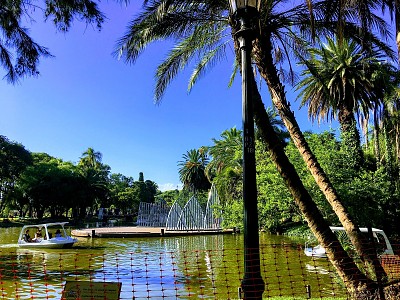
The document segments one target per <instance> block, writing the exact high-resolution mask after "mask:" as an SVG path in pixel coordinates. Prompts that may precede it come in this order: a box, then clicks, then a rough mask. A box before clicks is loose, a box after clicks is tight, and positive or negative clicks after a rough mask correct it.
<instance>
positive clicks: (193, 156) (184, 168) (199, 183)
mask: <svg viewBox="0 0 400 300" xmlns="http://www.w3.org/2000/svg"><path fill="white" fill-rule="evenodd" d="M182 158H183V160H181V161H179V162H178V166H179V179H180V181H181V182H182V183H183V184H184V187H185V188H187V189H188V190H190V191H192V192H195V191H205V190H208V189H209V188H210V187H211V184H210V182H209V181H208V179H207V176H206V173H205V170H206V167H207V164H208V160H209V159H208V156H207V152H206V151H205V149H204V148H201V149H191V150H189V151H187V152H186V153H185V154H184V155H183V156H182Z"/></svg>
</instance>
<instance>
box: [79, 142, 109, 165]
mask: <svg viewBox="0 0 400 300" xmlns="http://www.w3.org/2000/svg"><path fill="white" fill-rule="evenodd" d="M102 157H103V155H102V154H101V152H98V151H94V149H93V148H90V147H89V148H88V149H87V150H86V151H85V152H83V153H82V156H81V158H80V160H79V165H81V166H83V167H85V168H91V169H99V168H100V166H101V160H102Z"/></svg>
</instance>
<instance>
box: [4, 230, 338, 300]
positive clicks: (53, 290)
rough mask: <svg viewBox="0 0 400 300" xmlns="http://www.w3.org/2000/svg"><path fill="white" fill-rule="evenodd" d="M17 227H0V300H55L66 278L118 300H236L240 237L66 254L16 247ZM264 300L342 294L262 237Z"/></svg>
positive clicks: (104, 244)
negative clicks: (100, 287)
mask: <svg viewBox="0 0 400 300" xmlns="http://www.w3.org/2000/svg"><path fill="white" fill-rule="evenodd" d="M19 231H20V228H0V241H1V244H0V299H16V298H19V299H32V298H35V299H60V298H61V296H60V295H61V291H62V290H63V285H64V284H65V282H66V281H67V280H79V281H100V282H121V283H122V289H121V299H133V297H135V299H150V298H151V299H176V298H179V299H198V298H202V299H235V298H238V287H239V286H240V280H241V278H242V277H243V236H242V235H241V234H236V235H231V234H229V235H204V236H199V235H196V236H184V237H151V238H129V239H90V238H84V239H79V242H78V243H76V244H75V246H74V247H73V248H72V249H65V250H56V249H54V250H50V249H49V250H40V251H32V250H26V249H19V248H18V247H17V245H16V243H17V237H18V234H19ZM260 245H261V250H260V252H261V272H262V277H263V279H264V282H265V287H266V288H265V292H264V296H265V297H272V296H289V297H296V298H297V297H300V298H301V297H304V299H305V298H306V297H307V294H306V288H305V286H306V285H309V286H310V287H311V291H312V296H313V297H320V296H322V297H325V296H333V295H343V289H342V288H341V286H340V285H339V284H337V279H336V278H335V275H334V272H332V268H331V267H330V264H329V263H328V262H327V261H324V260H317V259H315V260H312V259H310V258H309V257H306V256H305V255H304V253H303V252H302V249H301V246H302V245H298V244H295V243H293V241H291V240H290V239H288V238H285V237H282V236H275V235H268V234H261V237H260Z"/></svg>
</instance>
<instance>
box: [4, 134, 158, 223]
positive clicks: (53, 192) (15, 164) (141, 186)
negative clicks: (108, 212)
mask: <svg viewBox="0 0 400 300" xmlns="http://www.w3.org/2000/svg"><path fill="white" fill-rule="evenodd" d="M157 193H159V190H158V187H157V184H156V183H154V182H153V181H151V180H144V175H143V173H139V177H138V180H136V181H135V180H134V179H133V178H132V177H127V176H124V175H122V174H114V173H111V172H110V167H109V166H108V165H106V164H103V163H102V155H101V153H100V152H96V151H94V150H93V149H92V148H89V149H87V151H85V152H84V153H83V154H82V157H81V158H80V160H79V162H78V164H73V163H71V162H65V161H63V160H62V159H58V158H55V157H52V156H50V155H48V154H46V153H31V152H30V151H28V150H26V149H25V147H24V146H23V145H21V144H19V143H16V142H12V141H9V140H8V139H7V138H6V137H4V136H0V215H1V216H3V217H8V216H14V215H15V213H17V215H18V216H20V217H29V218H32V217H35V218H38V219H41V218H43V217H51V218H60V217H72V218H74V219H77V220H78V219H80V220H82V219H83V218H85V217H87V216H90V215H93V214H94V213H95V212H96V210H97V209H98V208H100V207H103V208H108V209H113V210H117V211H118V212H119V213H121V214H123V215H124V214H129V215H135V214H136V213H137V210H138V207H139V203H140V202H141V201H142V202H154V201H155V196H156V194H157Z"/></svg>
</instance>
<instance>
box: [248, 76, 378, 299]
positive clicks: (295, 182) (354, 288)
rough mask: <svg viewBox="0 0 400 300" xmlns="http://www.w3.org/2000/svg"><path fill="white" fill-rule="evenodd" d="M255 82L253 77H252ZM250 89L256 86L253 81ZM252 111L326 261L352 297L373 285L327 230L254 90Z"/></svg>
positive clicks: (278, 168) (325, 223) (262, 135)
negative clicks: (325, 255)
mask: <svg viewBox="0 0 400 300" xmlns="http://www.w3.org/2000/svg"><path fill="white" fill-rule="evenodd" d="M253 81H254V78H253ZM253 86H254V87H256V85H255V81H254V83H253ZM253 90H254V91H253V101H254V102H253V108H254V117H255V123H256V125H257V128H258V132H259V134H260V135H261V137H262V139H263V141H264V142H265V143H266V145H267V148H268V151H269V153H270V154H271V159H272V161H273V162H274V163H275V166H276V168H277V170H278V172H279V173H280V175H281V176H282V178H283V180H284V182H285V184H286V186H287V187H288V189H289V191H290V193H291V194H292V196H293V198H294V201H295V203H296V205H297V206H298V207H299V209H300V211H301V212H302V214H303V216H304V218H305V219H306V221H307V223H308V226H309V227H310V229H311V231H312V232H313V234H314V235H315V237H316V238H317V240H318V242H319V243H320V244H321V245H322V246H323V247H324V248H325V249H326V250H327V256H328V259H329V260H330V261H331V263H332V265H333V266H334V267H335V269H336V270H337V272H338V274H339V276H340V277H341V279H342V280H343V282H344V284H345V285H346V288H347V290H348V291H349V292H350V293H351V294H356V293H357V292H358V291H359V290H360V287H363V286H364V285H365V286H366V287H367V288H368V289H370V288H373V289H374V288H375V283H374V282H373V281H371V280H369V279H368V278H367V277H366V276H365V275H364V274H363V273H362V272H361V271H360V270H359V269H358V267H357V266H356V264H355V263H354V261H353V260H352V259H351V258H350V257H349V256H348V254H347V252H345V251H344V249H343V247H342V245H341V244H340V242H339V240H338V239H337V237H336V235H335V234H334V233H333V232H332V231H331V230H330V228H329V225H328V223H327V222H326V220H325V219H324V218H323V216H322V214H321V212H320V210H319V209H318V207H317V205H316V204H315V202H314V201H313V200H312V199H311V196H310V194H309V193H308V191H307V190H306V188H305V187H304V185H303V183H302V182H301V179H300V177H299V176H298V174H297V171H296V169H295V168H294V166H293V165H292V164H291V163H290V161H289V159H288V158H287V156H286V155H285V151H284V148H283V145H282V143H281V142H280V140H279V138H278V137H277V135H276V133H275V131H274V129H273V127H272V125H271V123H270V121H269V118H268V114H267V111H266V110H265V107H264V104H263V102H262V100H261V96H260V94H259V93H258V90H257V88H254V89H253Z"/></svg>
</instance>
